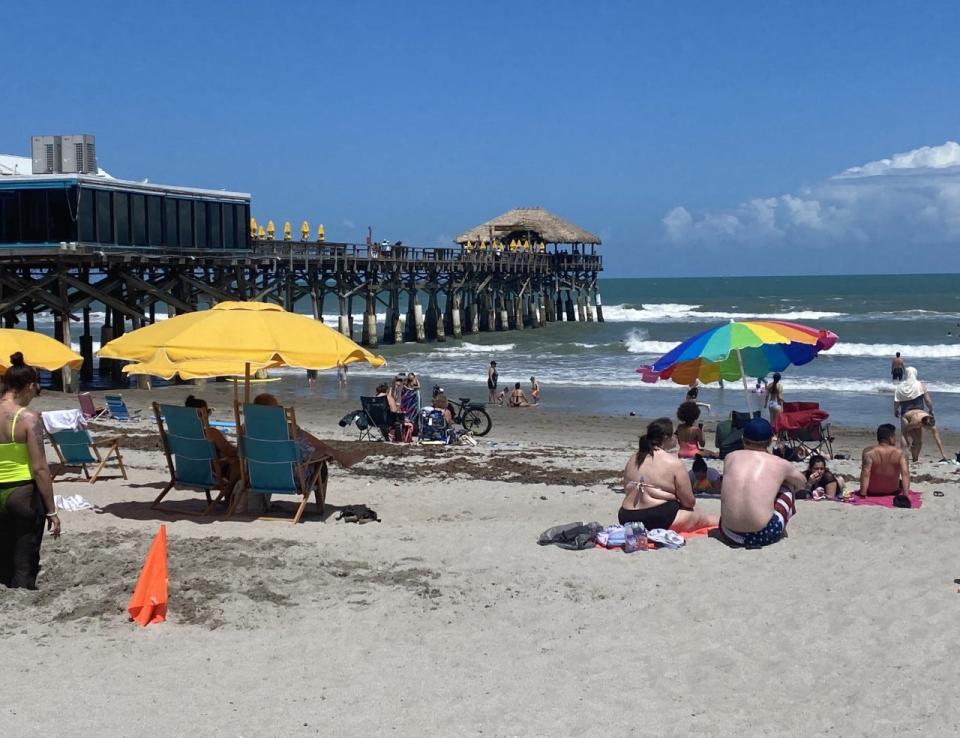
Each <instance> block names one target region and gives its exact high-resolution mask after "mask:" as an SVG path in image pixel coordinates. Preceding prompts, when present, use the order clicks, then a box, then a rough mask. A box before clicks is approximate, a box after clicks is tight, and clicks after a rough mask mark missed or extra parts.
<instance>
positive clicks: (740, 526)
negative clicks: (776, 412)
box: [720, 418, 807, 548]
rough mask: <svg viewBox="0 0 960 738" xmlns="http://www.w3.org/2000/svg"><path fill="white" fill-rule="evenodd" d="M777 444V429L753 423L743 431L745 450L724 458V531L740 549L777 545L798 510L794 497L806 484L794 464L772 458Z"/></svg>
mask: <svg viewBox="0 0 960 738" xmlns="http://www.w3.org/2000/svg"><path fill="white" fill-rule="evenodd" d="M772 440H773V426H771V425H770V423H768V422H767V421H766V420H764V419H763V418H754V419H753V420H751V421H750V422H748V423H747V424H746V425H745V426H744V427H743V449H741V450H738V451H733V452H731V453H730V454H728V455H727V457H726V459H724V463H723V484H722V485H721V487H720V530H721V532H722V533H723V535H724V537H725V538H726V539H727V540H728V541H729V542H730V543H732V544H733V545H735V546H748V547H750V548H753V547H760V546H768V545H770V544H772V543H776V542H777V541H779V540H780V539H781V538H783V537H784V536H785V535H786V528H787V523H788V522H789V520H790V518H791V517H793V515H794V514H795V513H796V511H797V508H796V505H795V503H794V499H793V496H794V493H795V492H796V491H797V490H800V489H803V487H804V485H805V484H806V481H807V480H806V479H805V478H804V476H803V475H802V474H801V473H800V472H798V471H797V470H796V469H794V468H793V464H791V463H790V462H789V461H785V460H784V459H781V458H780V457H779V456H774V455H773V454H771V453H769V451H768V448H769V446H770V442H771V441H772Z"/></svg>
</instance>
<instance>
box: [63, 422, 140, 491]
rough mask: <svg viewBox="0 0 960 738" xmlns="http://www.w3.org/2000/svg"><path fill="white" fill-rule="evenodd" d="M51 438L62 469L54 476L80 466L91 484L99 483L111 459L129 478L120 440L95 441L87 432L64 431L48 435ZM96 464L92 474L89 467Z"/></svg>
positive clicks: (105, 439) (124, 476)
mask: <svg viewBox="0 0 960 738" xmlns="http://www.w3.org/2000/svg"><path fill="white" fill-rule="evenodd" d="M47 436H48V437H49V438H50V445H51V446H53V450H54V452H55V453H56V454H57V458H58V459H60V464H61V465H62V468H61V469H58V470H57V473H56V474H54V475H53V476H57V475H59V474H61V473H62V472H63V470H64V468H66V467H70V466H79V467H80V469H81V470H82V471H83V476H84V477H86V479H87V481H88V482H90V484H93V483H94V482H96V481H97V477H99V476H100V472H102V471H103V467H104V466H106V464H107V462H108V461H110V459H111V457H112V458H114V459H116V462H117V466H118V467H119V468H120V474H122V475H123V478H124V479H126V478H127V470H126V468H125V467H124V466H123V456H122V455H121V454H120V439H119V438H104V439H101V440H99V441H95V440H94V439H93V438H92V437H91V436H90V432H89V431H87V430H83V429H81V430H62V431H55V432H53V433H47ZM88 464H89V465H92V464H96V465H97V468H96V469H94V470H93V474H91V473H90V472H89V471H88V470H87V465H88Z"/></svg>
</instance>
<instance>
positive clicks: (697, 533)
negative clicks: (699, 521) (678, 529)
mask: <svg viewBox="0 0 960 738" xmlns="http://www.w3.org/2000/svg"><path fill="white" fill-rule="evenodd" d="M716 529H717V526H715V525H713V526H710V527H708V528H697V529H696V530H688V531H687V532H685V533H681V534H680V535H681V536H683V540H685V541H689V540H690V539H691V538H704V537H706V536H709V535H710V531H712V530H716Z"/></svg>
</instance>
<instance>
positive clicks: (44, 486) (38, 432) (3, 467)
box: [0, 352, 60, 589]
mask: <svg viewBox="0 0 960 738" xmlns="http://www.w3.org/2000/svg"><path fill="white" fill-rule="evenodd" d="M2 379H3V394H2V396H0V583H2V584H4V585H6V586H7V587H22V588H25V589H36V588H37V573H38V572H39V571H40V543H41V541H42V540H43V521H44V517H46V521H47V530H49V531H50V534H51V535H52V536H53V537H54V538H59V537H60V518H59V517H57V508H56V506H55V504H54V501H53V480H52V478H51V476H50V467H49V466H47V457H46V454H45V453H44V450H43V425H42V424H41V422H40V416H39V415H38V414H37V413H35V412H32V411H30V410H27V409H26V408H27V405H29V404H30V401H31V400H33V398H34V397H36V396H37V395H38V394H40V385H39V384H38V380H39V377H38V376H37V370H36V369H34V368H33V367H32V366H27V365H26V364H25V363H24V361H23V354H21V353H20V352H17V353H15V354H13V355H12V356H11V357H10V368H9V369H7V372H6V374H4V375H3V378H2Z"/></svg>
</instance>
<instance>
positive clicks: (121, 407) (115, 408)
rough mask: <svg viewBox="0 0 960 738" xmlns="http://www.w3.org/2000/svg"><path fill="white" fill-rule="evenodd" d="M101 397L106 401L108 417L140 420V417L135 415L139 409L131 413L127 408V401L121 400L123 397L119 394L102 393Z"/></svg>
mask: <svg viewBox="0 0 960 738" xmlns="http://www.w3.org/2000/svg"><path fill="white" fill-rule="evenodd" d="M103 399H104V400H105V401H106V403H107V411H108V412H109V413H110V418H111V419H112V420H122V421H134V420H140V418H138V417H135V416H136V415H139V413H140V411H139V410H137V411H136V412H135V413H133V414H132V415H131V414H130V411H129V410H128V409H127V403H125V402H124V401H123V397H122V396H121V395H104V396H103Z"/></svg>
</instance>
